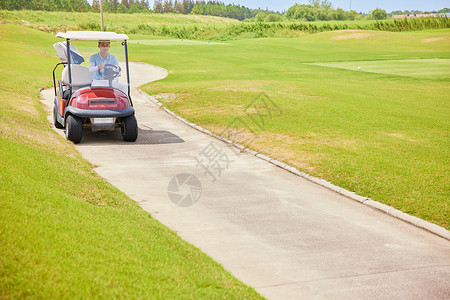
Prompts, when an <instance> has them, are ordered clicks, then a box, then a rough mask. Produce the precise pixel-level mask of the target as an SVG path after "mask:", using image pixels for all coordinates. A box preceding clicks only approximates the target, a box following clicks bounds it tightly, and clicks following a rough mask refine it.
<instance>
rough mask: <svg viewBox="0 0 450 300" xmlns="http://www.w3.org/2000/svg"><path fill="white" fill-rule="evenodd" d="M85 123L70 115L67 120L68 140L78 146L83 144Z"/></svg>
mask: <svg viewBox="0 0 450 300" xmlns="http://www.w3.org/2000/svg"><path fill="white" fill-rule="evenodd" d="M82 132H83V123H82V122H81V119H80V118H79V117H76V116H72V115H68V116H67V118H66V139H68V140H69V141H72V142H74V143H75V144H78V143H79V142H81V136H82Z"/></svg>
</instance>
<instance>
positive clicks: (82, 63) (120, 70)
mask: <svg viewBox="0 0 450 300" xmlns="http://www.w3.org/2000/svg"><path fill="white" fill-rule="evenodd" d="M56 37H60V38H64V39H66V41H64V42H59V43H56V44H54V47H55V50H56V51H57V53H58V57H59V58H60V60H61V61H62V64H64V70H63V71H62V74H61V83H62V85H64V86H67V87H68V89H69V90H70V94H72V93H73V92H74V91H76V90H78V89H81V88H84V87H92V88H93V87H102V88H114V89H118V90H121V91H122V92H124V93H126V94H127V95H129V91H130V80H129V78H130V77H129V72H128V70H129V68H128V53H127V40H128V36H127V35H125V34H117V33H114V32H102V31H100V32H99V31H68V32H66V33H61V32H60V33H58V34H57V35H56Z"/></svg>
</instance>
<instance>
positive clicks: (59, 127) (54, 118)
mask: <svg viewBox="0 0 450 300" xmlns="http://www.w3.org/2000/svg"><path fill="white" fill-rule="evenodd" d="M57 114H58V109H57V108H56V105H55V106H53V123H54V124H55V127H56V128H58V129H61V128H64V126H63V125H62V124H61V123H59V122H58V118H57V116H58V115H57Z"/></svg>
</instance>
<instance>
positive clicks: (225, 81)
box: [130, 29, 450, 229]
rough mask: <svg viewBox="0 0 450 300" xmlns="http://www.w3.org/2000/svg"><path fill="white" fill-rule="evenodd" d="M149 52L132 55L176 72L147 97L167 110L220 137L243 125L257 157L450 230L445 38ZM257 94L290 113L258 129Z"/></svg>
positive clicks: (375, 37) (140, 49)
mask: <svg viewBox="0 0 450 300" xmlns="http://www.w3.org/2000/svg"><path fill="white" fill-rule="evenodd" d="M133 38H134V39H136V40H144V39H145V36H134V37H133ZM150 43H151V42H149V44H148V45H147V44H146V43H140V44H132V45H131V46H130V51H131V53H133V58H135V59H138V60H140V61H143V62H148V63H151V64H155V65H159V66H162V67H164V68H166V69H167V70H169V77H168V78H166V79H164V80H162V81H159V82H157V83H152V84H149V85H147V86H146V87H145V88H144V90H145V91H147V92H148V93H150V94H154V95H157V94H159V93H172V94H174V95H175V97H168V98H167V97H166V99H165V98H161V99H160V100H161V101H162V102H164V103H165V105H166V106H167V107H169V108H170V109H171V110H173V111H175V112H176V113H178V114H180V115H182V116H183V117H185V118H187V119H188V120H189V121H191V122H194V123H197V124H200V125H202V126H204V127H206V128H208V129H210V130H211V131H213V132H215V133H221V132H222V131H223V130H225V129H226V128H227V127H228V126H229V125H230V123H231V122H232V121H233V120H234V118H236V117H240V118H242V119H244V120H246V121H247V122H248V124H250V128H247V129H249V130H244V132H246V136H245V135H242V134H241V135H239V136H236V137H235V138H236V140H237V141H239V140H240V139H242V137H244V136H245V137H248V136H253V135H254V134H257V135H258V139H257V140H256V141H254V142H253V143H252V144H251V145H250V148H252V149H254V150H256V151H258V152H261V153H265V154H268V155H270V156H272V157H275V158H277V159H279V160H282V161H284V162H286V163H288V164H290V165H293V166H295V167H297V168H298V169H299V170H302V171H305V172H307V173H309V174H312V175H314V176H318V177H321V178H325V179H326V180H328V181H330V182H332V183H334V184H336V185H339V186H342V187H344V188H346V189H349V190H351V191H355V192H356V193H358V194H360V195H363V196H368V197H371V198H373V199H375V200H378V201H381V202H383V203H386V204H388V205H392V206H394V207H395V208H397V209H400V210H402V211H404V212H406V213H409V214H412V215H415V216H418V217H420V218H423V219H426V220H429V221H431V222H434V223H436V224H438V225H441V226H443V227H445V228H447V229H450V217H449V216H450V213H449V212H450V205H449V201H448V199H449V190H450V184H449V178H450V176H449V175H450V172H449V171H450V165H449V157H450V147H449V146H450V143H449V129H450V127H449V125H450V124H449V118H448V116H449V115H450V104H449V99H450V98H449V94H450V68H448V64H449V59H450V52H449V51H448V49H450V31H449V30H448V29H447V30H428V31H423V32H407V33H393V32H379V31H377V32H374V31H335V32H326V33H320V34H314V35H303V36H301V37H299V38H290V39H288V38H278V39H272V38H267V39H251V40H238V41H228V42H227V43H226V44H222V45H213V44H197V45H182V44H165V45H162V44H154V45H150ZM358 66H361V68H362V69H361V70H358V69H357V67H358ZM261 92H264V93H265V94H266V95H267V96H268V97H270V99H271V100H272V101H273V102H274V103H275V104H276V105H278V106H279V107H280V108H281V110H282V114H281V115H271V116H269V115H267V116H269V117H267V118H266V120H265V124H264V126H263V127H262V128H261V127H258V126H256V125H255V124H254V123H252V122H251V120H249V119H248V117H247V116H246V110H245V107H246V105H248V104H249V103H250V102H251V101H252V100H253V99H255V97H257V96H258V95H259V94H260V93H261ZM247 112H248V111H247ZM252 126H253V127H252Z"/></svg>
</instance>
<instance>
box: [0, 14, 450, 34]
mask: <svg viewBox="0 0 450 300" xmlns="http://www.w3.org/2000/svg"><path fill="white" fill-rule="evenodd" d="M0 21H4V22H8V23H13V24H20V25H26V26H30V27H32V28H36V29H39V30H42V31H45V32H51V33H56V32H58V31H67V30H101V25H100V20H99V15H98V14H96V13H62V12H42V11H0ZM104 24H105V30H107V31H117V32H123V33H127V34H143V35H146V36H159V37H171V38H177V39H184V40H187V39H189V40H207V41H227V40H236V39H249V38H264V37H266V38H267V37H277V38H280V37H298V36H301V35H304V34H307V33H308V34H310V33H318V32H324V31H336V30H384V31H418V30H421V31H422V30H428V29H448V28H450V19H449V18H418V19H403V20H384V21H368V20H355V21H317V22H303V21H292V20H290V21H283V22H247V21H244V22H239V21H237V20H234V19H228V18H219V17H212V16H198V15H182V14H153V13H148V14H114V13H106V14H105V15H104Z"/></svg>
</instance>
